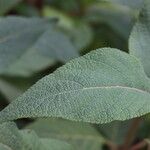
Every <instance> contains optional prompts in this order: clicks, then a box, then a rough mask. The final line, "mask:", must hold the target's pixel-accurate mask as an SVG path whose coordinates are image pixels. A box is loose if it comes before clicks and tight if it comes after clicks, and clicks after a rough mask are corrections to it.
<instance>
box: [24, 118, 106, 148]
mask: <svg viewBox="0 0 150 150" xmlns="http://www.w3.org/2000/svg"><path fill="white" fill-rule="evenodd" d="M26 128H27V129H32V130H35V132H36V133H37V134H38V136H40V137H43V138H45V137H49V138H54V139H58V140H63V141H66V142H68V143H70V144H71V145H73V147H74V149H78V150H93V149H94V150H100V148H101V147H102V144H103V143H104V142H105V140H104V139H103V138H102V137H101V135H100V134H99V133H98V132H97V130H96V129H95V128H94V127H92V126H91V125H90V124H87V123H78V122H72V121H67V120H62V119H39V120H37V121H35V122H34V123H32V124H30V125H28V126H27V127H26Z"/></svg>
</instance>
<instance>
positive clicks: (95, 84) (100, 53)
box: [0, 48, 150, 123]
mask: <svg viewBox="0 0 150 150" xmlns="http://www.w3.org/2000/svg"><path fill="white" fill-rule="evenodd" d="M149 85H150V84H149V80H148V78H147V77H146V75H145V73H144V70H143V68H142V66H141V64H140V63H139V61H138V60H137V59H136V58H135V57H133V56H130V55H128V54H126V53H124V52H121V51H119V50H116V49H111V48H103V49H98V50H96V51H93V52H91V53H89V54H87V55H85V56H83V57H80V58H77V59H74V60H72V61H70V62H69V63H67V64H66V65H64V66H63V67H61V68H59V69H58V70H57V71H55V72H54V73H53V74H51V75H49V76H46V77H45V78H43V79H42V80H40V81H39V82H38V83H37V84H35V85H34V86H33V87H31V88H30V89H29V90H28V91H27V92H26V93H25V94H23V96H21V97H20V98H19V99H18V100H16V101H14V102H12V104H10V105H9V106H8V107H6V108H5V109H4V110H3V111H1V113H0V121H7V120H13V119H18V118H24V117H25V118H26V117H62V118H65V119H70V120H74V121H84V122H91V123H107V122H111V121H113V120H126V119H131V118H134V117H137V116H141V115H144V114H146V113H148V112H149V111H150V108H149V98H150V93H149V89H150V87H149ZM141 99H143V100H142V101H141ZM135 100H136V101H135ZM10 112H11V113H10Z"/></svg>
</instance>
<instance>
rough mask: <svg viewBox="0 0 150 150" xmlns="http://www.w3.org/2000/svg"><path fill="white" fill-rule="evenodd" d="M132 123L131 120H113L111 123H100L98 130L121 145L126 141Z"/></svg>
mask: <svg viewBox="0 0 150 150" xmlns="http://www.w3.org/2000/svg"><path fill="white" fill-rule="evenodd" d="M130 124H131V120H129V121H113V122H111V123H107V124H103V125H98V130H99V131H100V132H101V133H103V134H104V135H105V138H108V139H109V140H110V141H112V142H113V143H116V144H118V145H121V144H123V142H124V138H125V136H126V134H127V131H128V129H129V127H130ZM110 133H111V134H110Z"/></svg>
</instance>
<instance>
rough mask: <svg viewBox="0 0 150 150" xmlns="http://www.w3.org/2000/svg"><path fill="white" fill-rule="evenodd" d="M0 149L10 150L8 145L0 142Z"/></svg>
mask: <svg viewBox="0 0 150 150" xmlns="http://www.w3.org/2000/svg"><path fill="white" fill-rule="evenodd" d="M0 150H12V149H11V148H10V147H8V146H6V145H4V144H2V143H0Z"/></svg>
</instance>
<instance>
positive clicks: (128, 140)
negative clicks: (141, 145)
mask: <svg viewBox="0 0 150 150" xmlns="http://www.w3.org/2000/svg"><path fill="white" fill-rule="evenodd" d="M141 121H142V119H141V118H135V119H133V121H132V124H131V126H130V128H129V130H128V132H127V135H126V137H125V141H124V144H123V150H127V149H128V148H129V147H130V145H131V144H132V142H133V140H134V138H135V135H136V132H137V130H138V127H139V125H140V123H141Z"/></svg>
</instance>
